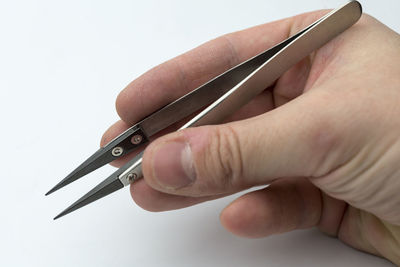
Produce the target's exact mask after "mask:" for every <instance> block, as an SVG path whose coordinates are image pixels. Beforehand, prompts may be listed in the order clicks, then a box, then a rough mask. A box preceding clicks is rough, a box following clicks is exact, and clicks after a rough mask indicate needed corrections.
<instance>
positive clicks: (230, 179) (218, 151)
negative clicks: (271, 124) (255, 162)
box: [206, 125, 243, 188]
mask: <svg viewBox="0 0 400 267" xmlns="http://www.w3.org/2000/svg"><path fill="white" fill-rule="evenodd" d="M209 149H210V151H208V155H210V157H207V158H206V159H207V163H206V164H207V165H208V170H209V171H210V172H211V173H210V177H212V180H213V181H212V182H213V183H214V184H217V185H218V188H232V187H238V186H240V181H241V179H240V178H241V177H242V173H243V159H242V153H241V143H240V139H239V136H238V134H237V132H236V131H235V129H233V128H232V127H230V126H228V125H224V126H220V127H216V128H215V130H214V132H213V136H212V138H211V144H210V148H209Z"/></svg>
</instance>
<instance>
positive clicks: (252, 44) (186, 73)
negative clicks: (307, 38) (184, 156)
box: [116, 11, 327, 124]
mask: <svg viewBox="0 0 400 267" xmlns="http://www.w3.org/2000/svg"><path fill="white" fill-rule="evenodd" d="M326 12H327V11H319V12H314V13H309V14H303V15H300V16H297V17H294V18H288V19H284V20H280V21H276V22H272V23H268V24H264V25H260V26H256V27H253V28H250V29H246V30H243V31H239V32H235V33H231V34H227V35H224V36H222V37H219V38H217V39H215V40H212V41H210V42H207V43H205V44H203V45H201V46H199V47H197V48H195V49H193V50H191V51H189V52H187V53H185V54H183V55H181V56H178V57H176V58H174V59H172V60H169V61H167V62H165V63H163V64H161V65H159V66H157V67H155V68H153V69H152V70H150V71H148V72H147V73H145V74H143V75H142V76H140V77H139V78H137V79H136V80H134V81H133V82H132V83H131V84H129V85H128V86H127V87H126V88H125V89H124V90H123V91H122V92H121V93H120V95H119V96H118V98H117V102H116V106H117V111H118V114H119V115H120V117H121V119H122V120H124V121H125V122H127V123H129V124H132V123H134V122H137V121H138V120H139V119H141V118H143V117H144V116H146V115H148V114H149V113H151V112H153V111H155V110H156V109H159V108H161V107H162V106H164V105H166V104H167V103H170V102H171V101H172V100H175V99H177V98H178V97H180V96H182V95H183V94H185V93H187V92H189V91H191V90H193V89H195V88H196V87H198V86H200V85H201V84H203V83H204V82H206V81H208V80H209V79H211V78H213V77H215V76H217V75H218V74H221V73H222V72H224V71H226V70H228V69H229V68H231V67H233V66H234V65H236V64H238V63H239V62H242V61H244V60H246V59H248V58H250V57H252V56H254V55H256V54H258V53H260V52H261V51H263V50H266V49H268V48H270V47H272V46H273V45H275V44H277V43H279V42H280V41H282V40H284V39H285V38H287V37H288V35H289V34H292V33H294V32H296V31H297V30H300V29H301V28H303V27H304V26H306V25H308V24H309V23H310V22H312V21H313V20H315V19H316V18H318V17H320V16H322V15H323V14H324V13H326ZM294 95H296V93H294Z"/></svg>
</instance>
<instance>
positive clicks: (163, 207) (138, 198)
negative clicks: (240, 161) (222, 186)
mask: <svg viewBox="0 0 400 267" xmlns="http://www.w3.org/2000/svg"><path fill="white" fill-rule="evenodd" d="M131 195H132V198H133V200H134V201H135V202H136V204H138V205H139V206H140V207H142V208H143V209H145V210H148V211H167V210H175V209H181V208H186V207H189V206H192V205H195V204H198V203H201V202H205V201H208V200H213V199H216V198H220V197H223V196H222V195H221V196H211V197H198V198H195V197H186V196H177V195H170V194H166V193H162V192H160V191H157V190H154V189H153V188H151V187H150V186H148V185H147V184H146V182H145V181H144V180H140V181H138V182H136V183H135V184H133V185H132V186H131Z"/></svg>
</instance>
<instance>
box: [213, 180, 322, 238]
mask: <svg viewBox="0 0 400 267" xmlns="http://www.w3.org/2000/svg"><path fill="white" fill-rule="evenodd" d="M320 215H321V197H320V191H319V190H318V189H317V188H316V187H314V186H312V184H311V183H310V182H309V181H308V180H307V179H305V178H290V179H282V180H279V181H276V182H274V183H272V184H271V185H270V186H269V187H267V188H265V189H262V190H259V191H255V192H251V193H248V194H246V195H244V196H242V197H240V198H238V199H236V200H235V201H234V202H232V203H231V204H230V205H229V206H228V207H226V208H225V209H224V210H223V211H222V213H221V216H220V219H221V223H222V225H223V226H224V227H225V228H226V229H227V230H228V231H230V232H232V233H233V234H236V235H239V236H243V237H250V238H259V237H265V236H269V235H272V234H277V233H284V232H288V231H292V230H295V229H303V228H309V227H313V226H315V225H317V224H318V221H319V218H320Z"/></svg>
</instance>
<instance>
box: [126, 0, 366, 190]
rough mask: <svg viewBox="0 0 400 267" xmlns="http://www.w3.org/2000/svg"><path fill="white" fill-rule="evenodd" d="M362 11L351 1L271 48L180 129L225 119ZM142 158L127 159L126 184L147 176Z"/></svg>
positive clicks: (347, 24)
mask: <svg viewBox="0 0 400 267" xmlns="http://www.w3.org/2000/svg"><path fill="white" fill-rule="evenodd" d="M361 14H362V8H361V5H360V4H359V3H358V2H357V1H351V2H349V3H347V4H346V5H344V6H342V7H341V8H339V9H336V10H334V11H332V12H330V13H328V14H327V15H325V16H324V17H322V18H321V19H319V20H318V21H316V22H315V23H314V24H312V25H311V26H309V27H307V28H306V29H304V30H303V31H301V32H300V33H298V34H296V35H295V36H293V37H291V38H289V39H288V40H286V41H284V42H282V43H281V44H279V45H277V46H276V47H274V48H272V49H271V51H272V50H273V51H275V54H274V55H273V56H271V57H270V58H269V59H268V60H267V61H266V62H265V63H264V64H262V65H261V66H260V67H258V68H257V69H256V70H254V71H253V72H252V73H251V74H250V75H248V76H247V77H246V78H245V79H243V80H242V81H241V82H240V83H239V84H237V85H236V86H234V87H233V88H232V89H231V90H229V91H227V92H226V93H225V94H224V95H222V96H221V97H220V98H219V99H218V100H217V101H215V102H214V103H212V104H211V105H209V106H208V107H207V108H205V109H204V110H203V111H202V112H200V113H199V114H198V115H197V116H195V117H194V118H193V119H191V120H190V121H189V122H188V123H186V124H185V125H184V126H182V127H181V128H180V130H182V129H185V128H188V127H193V126H200V125H206V124H215V123H218V122H220V121H222V120H223V119H224V118H226V117H227V116H228V115H230V114H232V113H233V112H234V111H236V110H238V109H239V108H240V107H242V106H243V105H244V104H246V103H248V102H249V101H250V100H251V99H252V98H254V97H255V96H256V95H258V94H259V93H261V92H262V91H263V90H264V89H265V88H266V87H268V86H270V85H271V84H272V83H273V82H274V81H275V80H276V79H278V78H279V77H280V76H281V75H282V74H283V73H284V72H286V71H287V70H288V69H289V68H290V67H291V66H293V65H294V64H296V63H297V62H299V61H300V60H301V59H303V58H305V57H306V56H307V55H309V54H310V53H311V52H313V51H314V50H316V49H318V48H320V47H322V46H323V45H324V44H326V43H327V42H328V41H330V40H332V39H333V38H334V37H336V36H337V35H339V34H340V33H342V32H343V31H345V30H346V29H348V28H349V27H351V26H352V25H353V24H354V23H356V22H357V21H358V20H359V18H360V17H361ZM276 50H278V51H276ZM141 162H142V158H140V159H138V158H137V157H135V158H134V159H132V160H131V161H130V162H129V163H127V164H129V165H131V166H130V167H129V168H127V169H126V170H125V171H124V172H123V173H122V174H121V175H120V176H119V179H120V181H121V182H122V184H124V185H128V184H130V183H133V182H135V181H136V180H138V179H140V178H141V177H142V176H143V174H142V169H141Z"/></svg>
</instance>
